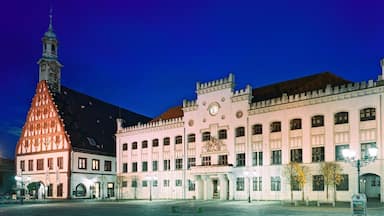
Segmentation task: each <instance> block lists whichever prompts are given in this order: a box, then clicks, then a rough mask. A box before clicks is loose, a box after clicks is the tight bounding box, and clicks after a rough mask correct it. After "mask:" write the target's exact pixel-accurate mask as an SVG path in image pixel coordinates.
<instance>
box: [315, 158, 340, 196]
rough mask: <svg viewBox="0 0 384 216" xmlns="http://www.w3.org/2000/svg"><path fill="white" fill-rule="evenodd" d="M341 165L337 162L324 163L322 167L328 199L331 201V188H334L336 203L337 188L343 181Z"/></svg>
mask: <svg viewBox="0 0 384 216" xmlns="http://www.w3.org/2000/svg"><path fill="white" fill-rule="evenodd" d="M342 170H343V169H342V168H341V166H340V164H338V163H335V162H324V163H322V164H321V166H320V172H321V174H322V175H323V176H324V185H325V187H326V197H327V200H328V199H329V186H330V185H332V186H333V193H334V196H333V198H334V201H336V186H337V185H339V184H340V183H341V182H342V181H343V176H342V174H341V172H342Z"/></svg>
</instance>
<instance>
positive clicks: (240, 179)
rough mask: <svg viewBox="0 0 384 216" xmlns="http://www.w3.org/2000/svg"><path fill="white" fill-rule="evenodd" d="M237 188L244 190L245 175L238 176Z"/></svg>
mask: <svg viewBox="0 0 384 216" xmlns="http://www.w3.org/2000/svg"><path fill="white" fill-rule="evenodd" d="M236 190H237V191H244V177H237V178H236Z"/></svg>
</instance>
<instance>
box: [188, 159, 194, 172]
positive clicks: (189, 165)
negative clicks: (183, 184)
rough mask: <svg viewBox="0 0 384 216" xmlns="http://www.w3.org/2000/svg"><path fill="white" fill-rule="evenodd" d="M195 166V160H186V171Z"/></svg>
mask: <svg viewBox="0 0 384 216" xmlns="http://www.w3.org/2000/svg"><path fill="white" fill-rule="evenodd" d="M194 166H196V158H188V169H189V168H191V167H194Z"/></svg>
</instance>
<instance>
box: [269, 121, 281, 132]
mask: <svg viewBox="0 0 384 216" xmlns="http://www.w3.org/2000/svg"><path fill="white" fill-rule="evenodd" d="M280 131H281V122H279V121H276V122H272V123H271V133H273V132H280Z"/></svg>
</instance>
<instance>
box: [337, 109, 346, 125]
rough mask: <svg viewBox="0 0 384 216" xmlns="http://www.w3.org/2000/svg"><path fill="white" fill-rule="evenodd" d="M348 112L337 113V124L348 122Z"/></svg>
mask: <svg viewBox="0 0 384 216" xmlns="http://www.w3.org/2000/svg"><path fill="white" fill-rule="evenodd" d="M347 123H348V112H338V113H336V114H335V124H347Z"/></svg>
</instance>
